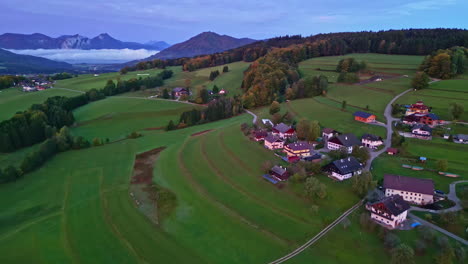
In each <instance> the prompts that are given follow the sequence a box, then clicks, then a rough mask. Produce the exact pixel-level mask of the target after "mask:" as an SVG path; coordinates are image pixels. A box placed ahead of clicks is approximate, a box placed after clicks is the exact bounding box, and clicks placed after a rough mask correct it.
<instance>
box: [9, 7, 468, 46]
mask: <svg viewBox="0 0 468 264" xmlns="http://www.w3.org/2000/svg"><path fill="white" fill-rule="evenodd" d="M0 10H1V13H2V18H1V23H0V34H2V33H6V32H13V33H36V32H39V33H44V34H46V35H50V36H54V37H56V36H59V35H65V34H80V35H84V36H89V37H93V36H95V35H98V34H99V33H104V32H106V33H109V34H110V35H112V36H114V37H115V38H118V39H121V40H126V41H138V42H146V41H149V40H164V41H167V42H169V43H177V42H180V41H183V40H186V39H187V38H189V37H191V36H194V35H196V34H198V33H200V32H203V31H214V32H217V33H220V34H227V35H231V36H235V37H250V38H254V39H264V38H269V37H273V36H279V35H286V34H289V35H292V34H302V35H303V36H308V35H311V34H317V33H328V32H342V31H361V30H374V31H376V30H381V29H401V28H434V27H450V28H468V19H467V18H466V12H467V10H468V1H467V0H438V1H437V0H372V1H367V0H365V1H364V0H361V1H359V0H309V1H306V0H302V1H299V0H282V1H278V0H269V1H257V0H198V1H195V0H177V1H169V0H157V1H156V0H134V1H131V0H112V1H111V0H79V1H67V0H1V1H0Z"/></svg>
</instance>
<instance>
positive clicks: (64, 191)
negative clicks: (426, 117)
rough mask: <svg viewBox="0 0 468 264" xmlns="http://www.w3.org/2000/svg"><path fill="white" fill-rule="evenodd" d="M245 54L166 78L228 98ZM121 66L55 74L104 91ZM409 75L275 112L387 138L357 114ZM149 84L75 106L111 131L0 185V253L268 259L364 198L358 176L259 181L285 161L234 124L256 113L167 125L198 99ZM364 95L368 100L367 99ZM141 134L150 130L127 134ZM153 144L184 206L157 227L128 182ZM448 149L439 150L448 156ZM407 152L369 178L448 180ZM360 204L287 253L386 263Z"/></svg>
mask: <svg viewBox="0 0 468 264" xmlns="http://www.w3.org/2000/svg"><path fill="white" fill-rule="evenodd" d="M351 56H354V57H358V59H359V60H361V59H365V60H367V61H368V63H369V65H370V66H371V67H372V69H374V70H376V71H377V70H382V71H384V70H385V71H390V72H397V73H398V74H403V73H408V74H411V73H414V71H415V66H414V65H416V64H418V63H419V62H418V60H420V59H422V57H416V56H389V55H369V54H353V55H351ZM339 58H340V57H330V58H317V59H312V60H309V61H307V62H304V63H302V64H301V66H300V67H301V71H302V72H303V74H307V72H309V70H310V71H313V69H314V67H316V66H315V65H316V64H317V65H322V66H320V67H321V68H322V67H324V68H325V67H329V68H332V65H336V63H337V62H338V60H339ZM382 61H384V62H383V63H382ZM328 64H330V65H328ZM248 65H249V64H248V63H233V64H228V66H229V69H230V71H229V72H228V73H224V74H221V75H220V76H219V77H218V78H216V79H215V81H213V82H210V81H209V80H208V77H209V74H210V72H211V71H213V70H215V69H218V70H221V69H222V66H219V67H214V68H208V69H203V70H198V71H195V72H182V71H181V69H180V68H178V67H173V68H172V69H173V70H174V73H175V74H174V76H173V77H172V78H170V79H168V80H166V81H165V84H164V87H166V88H173V87H176V86H183V85H184V84H185V80H186V79H190V80H191V86H192V87H193V88H194V89H199V88H201V87H206V88H207V89H211V88H212V85H214V84H216V85H217V86H218V87H219V88H225V89H227V90H228V91H229V92H230V94H231V95H233V94H236V93H240V89H239V88H240V83H241V81H242V80H241V78H242V72H243V71H244V70H245V69H246V68H247V67H248ZM304 65H305V66H307V65H309V66H310V67H309V69H308V68H307V67H305V66H304ZM333 67H334V66H333ZM157 71H158V70H150V71H149V72H151V73H155V72H157ZM138 73H140V72H138ZM309 73H310V72H309ZM311 74H314V73H311ZM135 75H136V72H133V73H128V74H127V75H125V78H130V77H135ZM118 76H119V75H118V73H111V74H102V75H100V76H98V77H94V76H92V75H88V76H80V77H78V78H74V79H69V80H64V81H61V82H59V84H60V85H57V87H62V88H69V89H76V90H80V91H85V90H88V89H91V88H99V89H100V88H102V87H103V86H104V84H105V82H106V81H107V79H109V78H117V77H118ZM408 82H409V79H408V78H404V77H402V78H395V79H389V80H384V81H382V82H378V83H372V84H371V85H369V86H368V85H364V86H359V85H352V86H347V85H337V84H332V85H330V89H329V93H328V95H327V96H326V97H315V98H308V99H301V100H294V101H290V102H285V103H283V104H282V105H281V113H285V112H286V111H289V112H290V113H292V114H293V115H295V117H296V119H300V118H307V119H310V120H318V121H319V122H320V124H321V125H322V126H323V127H331V128H334V129H336V130H338V131H341V132H352V133H355V134H356V135H357V136H361V135H362V134H364V133H372V134H376V135H380V136H382V137H384V136H385V129H384V128H382V127H379V126H373V125H367V124H363V123H359V122H356V121H354V118H353V116H352V113H353V112H354V111H357V110H362V108H365V107H366V105H369V108H370V111H372V112H374V113H376V114H380V115H381V113H382V112H383V108H384V107H385V105H386V104H387V102H388V101H389V100H390V99H391V98H392V97H393V96H394V95H396V94H398V93H400V92H401V91H404V90H406V89H408V87H407V86H408ZM431 88H432V87H431ZM454 89H459V88H454ZM52 91H53V90H52ZM58 91H65V90H58ZM438 92H440V91H438ZM151 93H154V91H153V90H149V91H138V92H133V93H127V94H124V95H121V96H114V97H108V98H106V99H104V100H101V101H97V102H93V103H90V104H88V105H86V106H83V107H80V108H78V109H76V110H75V111H74V115H75V118H76V121H77V122H76V124H75V126H73V127H72V133H73V134H74V135H76V136H84V137H86V138H88V139H90V140H91V139H93V138H95V137H100V138H109V139H110V140H111V141H116V142H113V143H111V144H105V145H103V146H99V147H92V148H89V149H83V150H73V151H68V152H65V153H60V154H58V155H56V156H55V157H54V158H53V159H51V160H50V161H48V162H47V163H46V164H45V165H44V166H43V167H41V168H40V169H38V170H36V171H34V172H32V173H30V174H27V175H25V177H24V178H23V179H20V180H18V181H17V182H13V183H9V184H4V185H0V198H1V199H0V207H1V208H2V211H0V262H1V263H268V262H269V261H272V260H275V259H277V258H279V257H281V256H284V255H285V254H287V253H289V252H290V251H292V250H293V249H295V248H297V247H298V246H300V245H301V244H302V243H304V242H305V241H307V240H308V239H310V238H311V237H312V236H314V234H316V233H318V232H319V231H320V230H321V229H323V228H324V227H325V226H326V225H328V224H329V223H331V222H332V221H333V220H334V219H336V218H337V217H338V216H339V215H340V214H341V213H342V212H344V211H346V210H347V209H348V208H350V207H351V206H352V205H354V204H355V203H356V202H357V201H358V200H359V198H358V197H357V196H356V195H355V194H354V192H353V191H352V188H351V182H350V181H346V182H335V181H332V180H331V179H329V178H327V177H325V176H323V175H319V176H317V177H318V179H319V180H320V182H322V183H324V184H325V185H326V187H327V197H326V198H324V199H323V200H315V201H311V200H309V199H307V198H306V197H305V196H304V193H303V185H302V183H294V182H287V183H285V184H284V186H283V187H277V186H274V185H272V184H271V183H269V182H267V181H265V180H264V179H263V178H262V177H261V175H262V174H263V173H264V172H263V170H262V168H261V167H262V163H263V162H265V161H266V160H270V161H272V162H274V163H276V164H283V165H284V163H283V162H282V161H280V160H279V159H278V158H277V157H276V156H274V155H273V153H272V152H270V151H267V150H266V149H264V148H263V146H262V145H260V144H258V143H256V142H253V141H250V140H249V139H248V138H247V137H245V136H244V135H243V134H242V132H241V130H240V124H241V123H251V121H252V117H251V116H250V115H247V114H244V115H240V116H237V117H234V118H231V119H226V120H221V121H218V122H213V123H209V124H203V125H199V126H193V127H189V128H185V129H180V130H174V131H164V129H162V128H163V127H164V126H166V125H167V123H168V121H169V120H171V119H172V120H174V121H177V120H178V118H179V115H180V113H181V112H182V111H186V110H190V109H192V108H193V107H194V106H192V105H188V104H183V103H178V102H172V101H163V100H148V99H144V98H128V97H143V96H145V97H146V96H148V95H150V94H151ZM0 95H1V93H0ZM126 97H127V98H126ZM366 97H372V102H371V103H370V102H368V101H369V99H367V100H366ZM342 100H347V102H348V106H347V107H346V109H345V110H342V109H341V101H342ZM255 112H256V113H258V114H259V117H260V118H262V117H266V118H269V117H270V115H269V113H268V107H264V108H259V109H255ZM457 129H460V130H462V129H463V128H457ZM133 131H138V132H140V133H141V134H142V135H143V136H142V137H140V138H137V139H125V136H126V135H128V134H129V133H131V132H133ZM200 132H203V133H200ZM195 133H200V134H199V135H194V134H195ZM410 143H411V144H410V145H409V150H408V151H409V153H411V155H413V156H419V155H424V156H427V157H428V158H429V163H428V164H427V165H428V166H430V167H433V166H434V162H435V159H439V158H441V157H443V158H447V159H448V160H449V168H450V169H449V171H451V172H454V173H461V174H463V175H466V172H467V171H466V168H465V166H464V164H465V163H466V162H465V161H464V159H463V158H464V153H466V151H467V150H466V149H464V148H460V147H467V146H460V145H455V144H453V143H449V142H446V141H442V140H434V141H419V140H410ZM34 147H36V146H32V147H30V148H27V149H23V150H20V151H17V152H15V153H11V154H5V155H0V167H1V166H3V165H4V164H15V162H17V160H18V159H21V158H22V157H24V156H25V155H26V154H27V153H28V152H29V151H32V150H33V149H34ZM158 147H166V149H164V150H163V151H162V152H161V153H160V154H159V156H158V158H157V160H156V162H155V164H154V171H153V181H154V182H155V183H157V184H158V185H159V186H162V187H164V188H166V189H168V190H170V191H171V192H173V193H174V194H175V196H176V197H177V203H176V204H177V206H176V207H175V208H174V211H173V212H172V213H171V214H170V215H168V216H165V217H164V218H163V219H160V220H161V221H160V224H159V225H155V224H153V222H151V221H150V220H149V219H147V218H146V216H145V215H144V214H142V213H141V212H140V210H139V208H138V206H137V205H136V204H135V201H134V200H133V199H132V198H131V196H130V195H129V182H130V177H131V175H132V169H133V165H134V160H135V155H136V154H138V153H142V152H146V151H149V150H152V149H155V148H158ZM440 149H444V150H445V151H444V152H443V154H442V153H441V151H440ZM440 155H443V156H440ZM402 159H403V158H401V157H399V156H397V157H390V156H387V155H386V154H384V155H383V156H381V157H379V158H378V159H376V160H375V161H374V163H373V170H372V172H373V174H374V177H375V178H376V179H380V178H381V177H382V176H383V174H384V173H394V174H401V175H407V176H414V177H421V176H423V177H428V178H433V179H434V180H435V181H436V188H439V189H441V190H444V191H446V190H447V188H448V183H449V182H450V181H451V180H453V179H446V178H442V176H439V175H437V174H435V173H434V172H430V173H429V172H425V171H423V172H414V171H411V170H407V169H403V168H401V167H400V165H401V162H406V161H405V160H402ZM403 170H404V171H403ZM312 205H316V206H317V208H318V209H317V208H313V206H312ZM362 211H363V209H360V210H358V211H357V212H355V213H353V214H352V215H351V216H350V217H349V220H350V226H349V227H348V228H347V229H344V228H343V227H342V226H341V225H338V226H337V227H335V228H334V229H333V230H332V231H331V232H330V233H328V234H327V235H325V236H324V237H322V238H321V240H320V241H318V242H317V243H316V244H314V245H313V246H312V247H311V248H309V249H307V250H305V251H304V252H302V253H301V254H300V255H298V256H296V257H295V258H293V259H291V260H290V261H288V262H287V263H309V262H317V263H344V262H346V263H376V262H379V263H389V261H390V258H389V257H388V252H387V251H386V250H385V249H384V247H383V243H382V242H381V241H380V240H379V238H378V236H377V234H376V233H367V232H365V231H363V230H362V228H361V227H360V224H359V215H360V213H362ZM397 235H398V236H399V237H400V239H401V240H402V241H403V242H404V243H407V244H409V245H412V246H414V243H415V240H416V238H417V236H418V234H417V233H416V231H409V232H398V233H397ZM433 252H435V248H433V247H432V246H430V248H429V250H428V254H426V255H425V256H418V257H417V258H416V262H418V263H430V262H431V261H432V260H433V259H432V257H433V255H434V253H433Z"/></svg>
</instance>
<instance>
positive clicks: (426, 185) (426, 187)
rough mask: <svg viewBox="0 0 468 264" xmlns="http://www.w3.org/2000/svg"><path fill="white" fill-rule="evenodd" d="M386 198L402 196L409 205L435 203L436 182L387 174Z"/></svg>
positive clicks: (385, 178)
mask: <svg viewBox="0 0 468 264" xmlns="http://www.w3.org/2000/svg"><path fill="white" fill-rule="evenodd" d="M383 188H384V189H385V196H392V195H395V194H398V195H401V197H403V199H404V200H405V201H407V202H409V203H413V204H419V205H425V204H432V203H434V182H433V181H432V180H431V179H420V178H413V177H405V176H400V175H392V174H385V175H384V181H383Z"/></svg>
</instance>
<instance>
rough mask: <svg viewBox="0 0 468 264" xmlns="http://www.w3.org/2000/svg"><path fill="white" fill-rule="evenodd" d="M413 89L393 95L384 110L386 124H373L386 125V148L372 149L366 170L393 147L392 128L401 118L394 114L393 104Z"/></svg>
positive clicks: (377, 123)
mask: <svg viewBox="0 0 468 264" xmlns="http://www.w3.org/2000/svg"><path fill="white" fill-rule="evenodd" d="M411 90H412V89H408V90H406V91H404V92H402V93H400V94H398V95H396V96H395V97H393V99H392V100H391V101H390V102H389V103H388V104H387V106H386V107H385V112H384V116H385V119H386V120H387V123H386V124H383V123H380V122H376V123H374V124H373V125H376V126H381V127H385V128H386V129H387V138H386V139H385V140H384V146H385V147H384V148H383V149H381V150H379V151H372V152H370V153H369V154H370V158H369V160H368V161H367V163H366V166H365V168H364V169H365V170H367V171H370V168H371V165H372V162H373V161H374V159H375V158H377V157H378V156H380V154H382V153H384V152H385V151H386V150H387V148H390V147H392V133H393V128H392V125H393V122H395V121H398V120H399V119H398V118H394V117H393V116H392V104H393V103H394V102H395V101H396V100H398V98H400V97H402V96H403V95H405V94H406V93H408V92H410V91H411Z"/></svg>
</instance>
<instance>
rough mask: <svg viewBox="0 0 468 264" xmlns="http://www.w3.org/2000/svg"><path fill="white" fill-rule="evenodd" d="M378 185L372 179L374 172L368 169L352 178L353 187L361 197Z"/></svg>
mask: <svg viewBox="0 0 468 264" xmlns="http://www.w3.org/2000/svg"><path fill="white" fill-rule="evenodd" d="M376 185H377V182H375V181H373V180H372V174H371V173H370V172H368V171H366V172H363V173H362V174H361V175H358V176H356V177H353V178H352V189H353V191H354V192H355V193H356V194H357V195H358V196H359V197H364V195H366V193H367V192H368V191H370V190H372V189H374V188H375V186H376Z"/></svg>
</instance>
